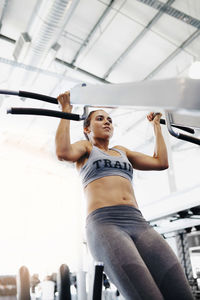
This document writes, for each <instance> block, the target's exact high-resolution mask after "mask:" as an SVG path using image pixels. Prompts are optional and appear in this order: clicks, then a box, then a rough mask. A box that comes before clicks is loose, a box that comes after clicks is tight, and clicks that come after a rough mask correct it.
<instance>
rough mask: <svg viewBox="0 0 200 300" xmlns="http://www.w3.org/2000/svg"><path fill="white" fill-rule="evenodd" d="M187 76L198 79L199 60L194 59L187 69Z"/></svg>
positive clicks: (199, 73) (199, 71) (199, 75)
mask: <svg viewBox="0 0 200 300" xmlns="http://www.w3.org/2000/svg"><path fill="white" fill-rule="evenodd" d="M189 77H190V78H193V79H200V61H195V62H194V63H193V64H192V65H191V67H190V69H189Z"/></svg>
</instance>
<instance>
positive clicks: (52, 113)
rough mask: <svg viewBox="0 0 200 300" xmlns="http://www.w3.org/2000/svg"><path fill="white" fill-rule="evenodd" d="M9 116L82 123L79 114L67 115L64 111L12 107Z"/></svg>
mask: <svg viewBox="0 0 200 300" xmlns="http://www.w3.org/2000/svg"><path fill="white" fill-rule="evenodd" d="M7 113H8V114H9V113H10V114H15V115H39V116H49V117H56V118H61V119H68V120H74V121H81V120H82V119H81V117H80V116H79V115H77V114H71V113H65V112H62V111H56V110H49V109H40V108H21V107H11V108H10V109H8V110H7Z"/></svg>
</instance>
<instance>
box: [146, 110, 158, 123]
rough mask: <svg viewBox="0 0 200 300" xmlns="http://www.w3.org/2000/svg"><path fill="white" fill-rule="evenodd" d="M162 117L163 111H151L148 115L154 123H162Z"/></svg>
mask: <svg viewBox="0 0 200 300" xmlns="http://www.w3.org/2000/svg"><path fill="white" fill-rule="evenodd" d="M161 117H162V114H161V113H154V112H150V113H149V114H148V115H147V119H148V120H149V122H150V123H152V124H160V118H161Z"/></svg>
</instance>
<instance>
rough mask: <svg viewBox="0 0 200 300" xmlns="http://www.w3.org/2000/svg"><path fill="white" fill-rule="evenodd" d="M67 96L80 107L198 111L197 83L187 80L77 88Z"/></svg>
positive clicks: (199, 108)
mask: <svg viewBox="0 0 200 300" xmlns="http://www.w3.org/2000/svg"><path fill="white" fill-rule="evenodd" d="M70 95H71V102H72V103H74V104H82V105H92V106H96V105H97V106H129V107H134V106H137V107H141V108H144V107H145V108H151V109H152V108H155V109H157V110H158V108H160V109H172V110H174V109H187V110H195V111H200V80H197V79H189V78H175V79H165V80H148V81H141V82H131V83H119V84H98V85H93V84H91V85H87V86H76V87H74V88H73V89H72V90H71V91H70Z"/></svg>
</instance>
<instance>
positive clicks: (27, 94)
mask: <svg viewBox="0 0 200 300" xmlns="http://www.w3.org/2000/svg"><path fill="white" fill-rule="evenodd" d="M19 96H20V97H25V98H32V99H37V100H42V101H45V102H49V103H53V104H58V101H57V99H56V98H53V97H50V96H46V95H42V94H37V93H30V92H26V91H19Z"/></svg>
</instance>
